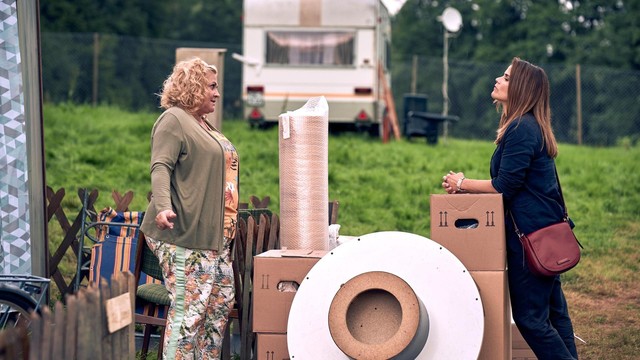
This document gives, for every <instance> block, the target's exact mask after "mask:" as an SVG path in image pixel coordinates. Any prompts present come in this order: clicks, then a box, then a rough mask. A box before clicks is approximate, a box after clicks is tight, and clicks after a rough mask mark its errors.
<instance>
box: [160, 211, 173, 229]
mask: <svg viewBox="0 0 640 360" xmlns="http://www.w3.org/2000/svg"><path fill="white" fill-rule="evenodd" d="M175 218H176V213H174V212H173V210H162V211H161V212H159V213H158V215H156V226H157V227H158V229H160V230H165V229H173V221H172V220H173V219H175Z"/></svg>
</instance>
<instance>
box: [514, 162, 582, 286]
mask: <svg viewBox="0 0 640 360" xmlns="http://www.w3.org/2000/svg"><path fill="white" fill-rule="evenodd" d="M556 179H558V173H557V171H556ZM558 188H559V189H560V197H561V198H562V206H563V208H564V218H563V219H562V221H560V222H558V223H555V224H552V225H549V226H546V227H543V228H542V229H539V230H536V231H534V232H532V233H530V234H526V235H525V234H523V233H522V232H520V230H519V229H518V225H516V221H515V219H514V218H513V214H511V212H509V215H511V220H512V221H513V225H514V226H515V229H516V234H518V238H520V242H521V243H522V247H523V248H524V254H525V258H526V260H527V265H528V266H529V270H530V271H531V272H532V273H534V274H536V275H540V276H554V275H559V274H562V273H563V272H565V271H567V270H569V269H572V268H573V267H574V266H576V265H578V262H579V261H580V248H582V244H580V242H579V241H578V239H577V238H576V236H575V234H574V233H573V230H572V229H571V225H569V220H568V219H569V217H568V215H567V207H566V205H565V203H564V197H563V196H562V188H561V187H560V180H559V179H558Z"/></svg>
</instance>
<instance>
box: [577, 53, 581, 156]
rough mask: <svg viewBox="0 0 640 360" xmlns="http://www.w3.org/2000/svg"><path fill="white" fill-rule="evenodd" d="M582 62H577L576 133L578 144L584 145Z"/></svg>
mask: <svg viewBox="0 0 640 360" xmlns="http://www.w3.org/2000/svg"><path fill="white" fill-rule="evenodd" d="M580 76H581V75H580V64H576V126H577V127H578V128H577V129H576V135H577V141H578V145H582V86H581V83H582V82H581V79H580Z"/></svg>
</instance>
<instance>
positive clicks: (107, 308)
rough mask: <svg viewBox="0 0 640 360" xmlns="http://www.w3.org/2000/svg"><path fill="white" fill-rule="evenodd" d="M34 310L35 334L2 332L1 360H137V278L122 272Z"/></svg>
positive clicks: (0, 342) (32, 331) (0, 333)
mask: <svg viewBox="0 0 640 360" xmlns="http://www.w3.org/2000/svg"><path fill="white" fill-rule="evenodd" d="M102 281H103V282H102V284H101V286H100V287H98V286H97V284H91V285H90V286H89V287H87V288H83V289H81V290H80V291H79V292H77V293H76V294H74V295H68V296H67V297H66V305H65V304H62V302H57V303H56V304H55V307H54V311H53V313H52V312H51V310H50V309H49V308H48V307H44V308H43V309H42V315H41V316H40V315H38V314H36V313H33V314H32V320H31V327H30V328H29V330H30V333H29V334H27V333H26V332H25V331H24V329H22V330H20V329H16V328H10V329H6V330H3V331H1V332H0V359H23V360H27V359H29V360H56V359H78V360H85V359H86V360H103V359H104V360H108V359H132V360H133V359H135V352H136V349H135V334H134V328H135V323H134V311H133V309H134V304H135V278H134V276H133V274H131V273H130V272H123V273H116V274H114V276H113V277H112V278H111V284H107V281H106V280H104V279H103V280H102Z"/></svg>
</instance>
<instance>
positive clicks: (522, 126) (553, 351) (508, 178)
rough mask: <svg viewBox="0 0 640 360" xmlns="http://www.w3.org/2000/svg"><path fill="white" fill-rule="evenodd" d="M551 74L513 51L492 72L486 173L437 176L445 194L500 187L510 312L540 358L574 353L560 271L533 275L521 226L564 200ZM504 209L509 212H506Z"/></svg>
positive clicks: (557, 211) (547, 216) (541, 220)
mask: <svg viewBox="0 0 640 360" xmlns="http://www.w3.org/2000/svg"><path fill="white" fill-rule="evenodd" d="M549 96H550V90H549V80H548V78H547V75H546V73H545V72H544V70H543V69H541V68H540V67H538V66H535V65H532V64H530V63H529V62H526V61H524V60H521V59H519V58H517V57H516V58H514V59H513V61H512V62H511V65H510V66H509V67H508V68H507V70H506V71H505V72H504V74H503V75H502V76H500V77H498V78H497V79H496V83H495V86H494V88H493V91H492V92H491V97H492V98H493V100H494V102H495V103H496V104H497V106H498V109H500V108H501V109H502V114H501V116H500V123H499V125H498V130H497V137H496V140H495V143H496V149H495V151H494V153H493V156H492V158H491V166H490V174H491V180H476V179H467V178H465V176H464V173H462V172H458V173H454V172H450V173H449V174H446V175H445V176H443V182H442V186H443V188H444V189H445V190H446V191H447V193H449V194H459V193H476V194H477V193H501V194H502V197H503V201H504V205H505V219H508V220H506V221H505V229H506V239H507V266H508V277H509V293H510V296H511V309H512V314H513V319H514V321H515V323H516V325H517V327H518V329H519V330H520V332H521V333H522V336H523V338H524V339H525V340H526V341H527V343H528V344H529V346H530V347H531V349H532V350H533V352H534V353H535V354H536V356H537V357H538V359H540V360H547V359H553V360H561V359H567V360H573V359H577V358H578V353H577V350H576V346H575V341H574V334H573V326H572V323H571V318H570V317H569V311H568V307H567V301H566V299H565V297H564V293H563V291H562V286H561V282H560V276H559V275H558V276H549V277H546V276H536V275H534V274H533V273H532V272H531V271H530V270H529V269H528V267H527V265H526V261H525V259H524V251H523V248H522V244H521V243H520V240H519V238H518V236H517V234H516V232H515V229H514V224H513V222H512V221H510V219H511V215H513V218H514V219H515V221H516V223H517V224H518V227H519V228H520V230H521V231H522V232H523V233H525V234H528V233H531V232H533V231H535V230H538V229H541V228H543V227H545V226H548V225H551V224H553V223H556V222H558V221H560V220H561V219H562V218H563V216H564V206H563V201H562V197H561V194H560V189H559V184H558V181H557V178H556V171H555V162H554V159H555V158H556V156H557V155H558V145H557V143H556V139H555V136H554V135H553V131H552V129H551V110H550V106H549ZM509 213H510V214H509Z"/></svg>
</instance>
